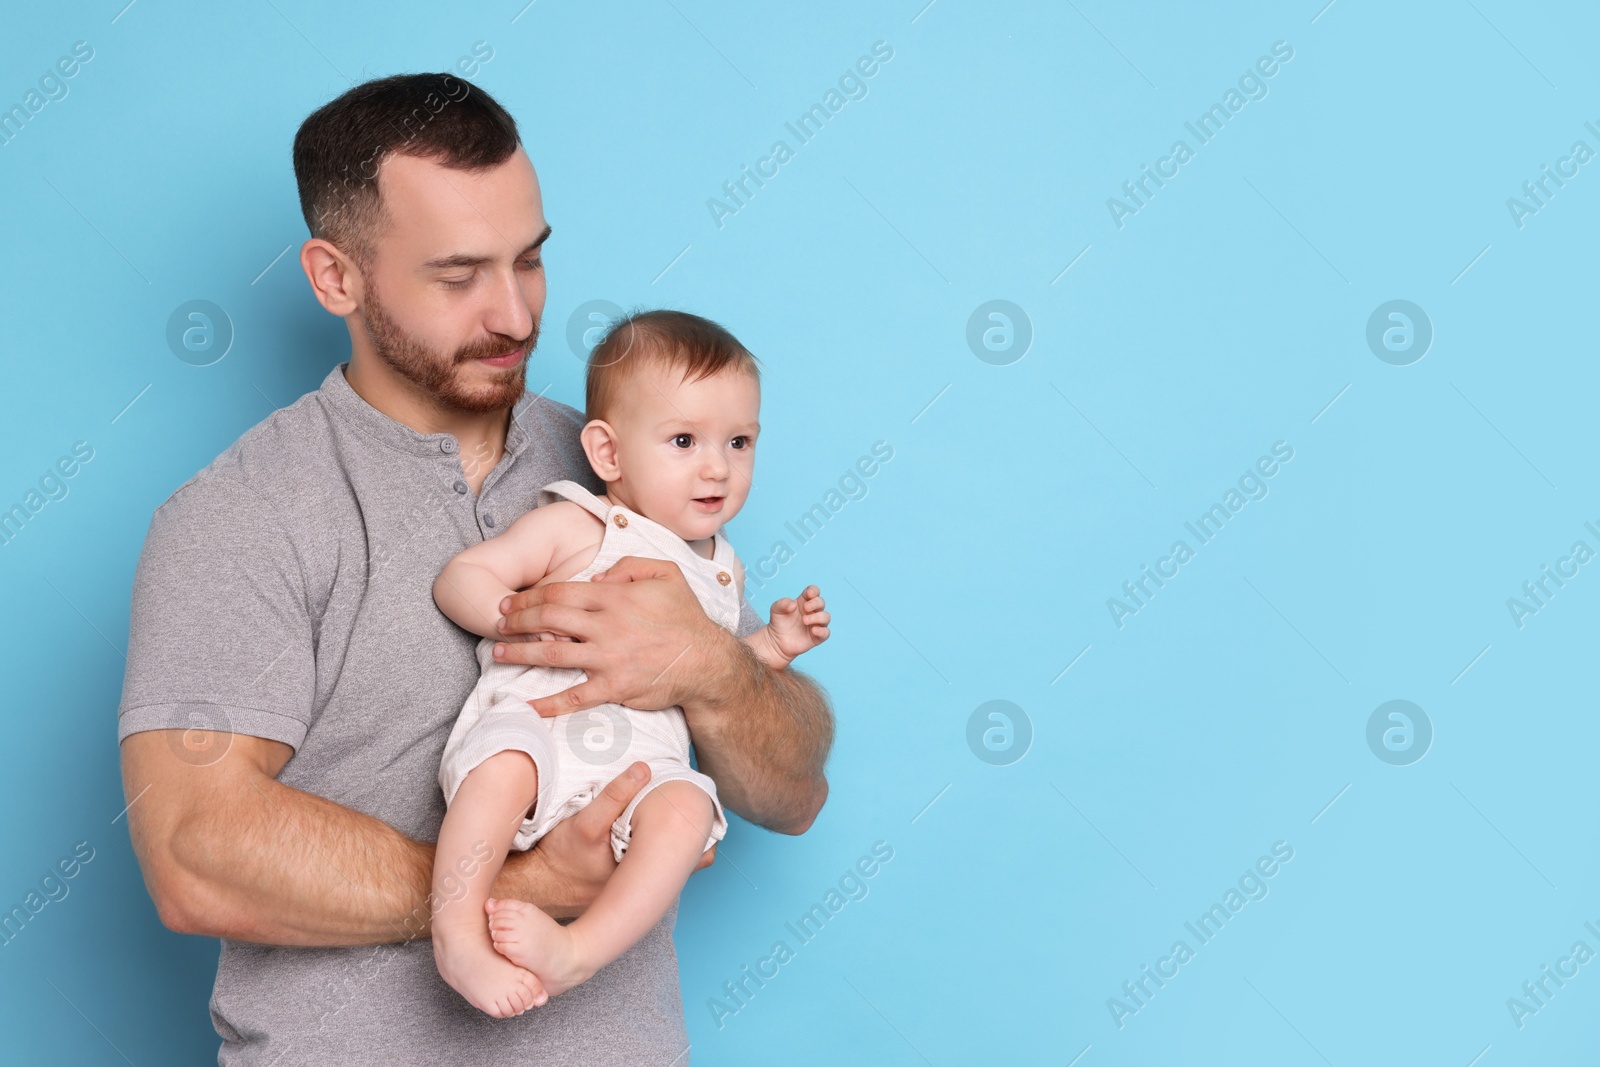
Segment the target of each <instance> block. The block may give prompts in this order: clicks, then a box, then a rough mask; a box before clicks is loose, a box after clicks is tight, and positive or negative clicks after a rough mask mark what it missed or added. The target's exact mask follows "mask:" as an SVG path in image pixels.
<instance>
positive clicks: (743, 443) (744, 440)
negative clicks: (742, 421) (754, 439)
mask: <svg viewBox="0 0 1600 1067" xmlns="http://www.w3.org/2000/svg"><path fill="white" fill-rule="evenodd" d="M729 444H731V445H733V447H734V448H749V447H750V438H748V437H745V436H743V435H740V436H738V437H735V438H734V439H733V440H732V441H730V442H729Z"/></svg>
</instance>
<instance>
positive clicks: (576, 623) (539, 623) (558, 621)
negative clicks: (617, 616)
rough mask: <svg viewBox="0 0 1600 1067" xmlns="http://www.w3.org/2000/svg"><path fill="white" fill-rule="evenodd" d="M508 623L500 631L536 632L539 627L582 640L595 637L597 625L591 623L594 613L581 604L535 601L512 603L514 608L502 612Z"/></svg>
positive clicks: (541, 629) (508, 633)
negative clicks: (530, 602) (528, 603)
mask: <svg viewBox="0 0 1600 1067" xmlns="http://www.w3.org/2000/svg"><path fill="white" fill-rule="evenodd" d="M503 618H504V619H505V626H504V629H502V630H501V631H500V632H501V633H503V634H507V635H512V634H533V633H539V632H540V631H549V632H551V633H558V634H565V635H567V636H569V637H576V638H578V640H580V641H589V640H592V639H593V637H594V633H595V631H594V629H593V628H592V626H591V625H590V623H591V621H592V619H593V615H592V613H591V612H590V611H587V610H585V609H584V608H581V607H573V606H572V605H570V604H564V603H563V604H552V603H544V604H535V605H534V606H532V607H527V608H524V607H518V606H517V605H516V604H515V603H513V604H512V606H511V610H510V611H508V612H506V614H505V615H504V616H503Z"/></svg>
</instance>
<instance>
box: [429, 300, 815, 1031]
mask: <svg viewBox="0 0 1600 1067" xmlns="http://www.w3.org/2000/svg"><path fill="white" fill-rule="evenodd" d="M586 393H587V406H588V412H587V414H588V416H589V422H588V424H587V425H585V426H584V428H583V431H582V438H581V440H582V443H583V449H584V452H585V453H586V454H587V455H588V457H589V464H590V466H591V467H593V468H594V471H595V474H596V475H598V476H599V477H600V478H601V480H603V481H604V482H605V483H606V492H605V494H604V495H603V496H600V497H596V496H594V495H593V494H592V493H590V492H589V491H587V490H586V489H584V488H583V487H581V486H579V485H578V484H577V483H575V482H570V481H560V482H553V483H551V484H550V485H548V486H545V487H544V488H543V489H542V490H540V495H539V499H540V504H541V505H542V506H540V507H536V508H534V509H533V510H532V511H529V512H528V513H527V514H525V515H523V516H522V517H521V518H520V519H518V520H517V521H516V522H515V523H513V524H512V525H511V526H510V527H508V528H507V529H506V530H505V532H504V533H502V534H500V535H499V536H497V537H493V538H491V539H489V540H487V541H484V542H482V543H481V544H477V545H473V546H472V547H471V548H469V549H467V550H466V551H465V552H462V553H461V554H460V555H458V556H456V557H455V558H454V559H452V560H451V561H450V562H449V563H448V564H446V566H445V568H444V570H443V571H442V572H441V573H440V575H439V578H438V580H437V581H436V582H435V583H434V587H433V595H434V600H435V601H436V602H437V603H438V605H439V608H440V610H441V611H443V612H444V613H445V614H446V615H448V616H449V617H450V618H451V619H452V620H454V621H455V622H456V623H457V624H459V625H460V626H462V627H464V628H465V629H467V630H470V631H472V632H473V633H475V634H478V635H479V636H480V637H482V638H483V640H482V641H480V642H478V663H479V666H480V667H481V670H482V675H481V677H480V678H479V681H478V684H477V687H476V688H475V689H474V690H473V692H472V694H471V696H469V697H468V698H467V702H466V705H465V706H464V707H463V708H462V709H461V716H460V718H459V719H458V720H457V721H456V724H455V728H454V730H452V732H451V734H450V740H449V741H448V742H447V743H446V746H445V752H444V758H443V760H442V761H441V764H440V768H439V784H440V786H441V787H442V788H443V789H444V795H445V801H446V803H447V804H448V805H449V809H448V811H447V812H446V814H445V819H444V825H443V826H442V827H441V828H440V831H439V840H438V844H437V847H436V851H435V855H434V868H433V892H434V899H435V902H436V903H435V905H434V907H435V908H437V909H438V911H437V914H436V916H435V918H434V920H433V949H434V959H435V962H436V963H437V964H438V967H439V973H440V975H442V976H443V977H444V979H445V981H447V982H449V983H450V985H451V986H452V987H454V988H455V989H456V991H457V992H459V993H460V994H461V995H462V996H464V997H465V998H466V999H467V1000H468V1001H470V1002H471V1003H472V1004H473V1005H475V1006H476V1007H478V1008H479V1009H481V1010H482V1011H485V1012H487V1013H488V1014H490V1015H493V1016H496V1017H500V1018H504V1017H507V1016H512V1015H519V1014H521V1013H522V1012H524V1011H526V1010H528V1009H529V1008H530V1007H533V1006H534V1005H536V1004H543V1003H544V1002H545V1000H546V997H547V995H548V996H556V995H558V994H560V993H562V992H564V991H566V990H568V989H570V988H572V987H573V986H575V985H578V984H579V983H581V982H584V981H586V980H588V978H589V977H590V976H591V975H593V974H594V973H595V972H596V971H598V970H599V969H600V968H601V967H604V966H605V965H606V964H608V963H610V962H611V961H612V960H615V959H616V958H617V957H618V956H620V955H621V954H622V953H623V952H625V951H627V949H628V948H629V947H630V946H631V945H633V944H634V943H635V942H636V941H638V940H639V938H640V937H642V936H643V935H644V934H645V932H646V931H648V930H649V929H650V928H651V927H652V926H654V925H655V924H656V923H657V922H659V921H660V920H661V918H662V917H663V916H664V915H665V914H666V913H667V909H668V908H670V907H671V906H672V903H673V901H674V900H676V899H677V897H678V893H679V892H680V891H681V890H682V889H683V885H684V883H685V882H686V881H687V880H688V877H689V875H690V873H692V872H693V871H694V870H695V868H696V867H697V866H698V864H699V861H700V857H701V855H702V853H704V852H705V851H706V850H707V849H709V848H711V847H712V846H713V845H715V844H716V842H718V841H719V840H721V839H722V836H723V834H724V833H726V831H727V825H728V824H727V818H726V817H725V816H724V814H723V811H722V805H721V804H720V802H719V801H718V800H717V788H716V785H715V783H714V782H712V780H711V779H710V778H708V777H706V776H705V775H703V774H701V773H700V772H698V771H696V770H694V769H692V768H691V767H690V766H689V731H688V727H687V725H686V723H685V720H684V716H683V712H682V710H681V709H680V708H668V709H666V710H664V711H635V710H634V709H632V708H627V707H624V706H622V705H620V704H602V705H600V706H599V707H596V708H591V709H589V710H587V711H579V712H573V713H570V714H567V715H561V716H556V717H553V718H549V719H546V718H543V717H541V716H540V715H539V714H538V713H537V712H535V711H534V710H533V709H532V708H531V707H529V705H528V702H529V701H530V700H532V699H533V698H535V697H541V696H549V695H551V694H553V693H557V692H560V691H561V690H563V689H566V688H568V687H570V686H573V685H576V684H578V683H579V682H582V681H583V680H585V678H586V677H587V675H586V674H585V673H584V672H583V671H581V670H578V669H575V668H559V669H558V668H550V667H525V666H522V665H521V664H513V663H498V662H496V661H495V660H494V657H493V648H494V645H495V642H496V641H497V640H499V641H503V640H505V638H504V636H503V635H502V634H500V632H499V631H498V630H497V629H496V628H495V624H496V622H497V621H498V620H499V618H500V608H499V605H500V602H501V601H502V600H503V599H504V598H505V597H506V596H508V595H509V594H511V593H513V592H516V591H518V590H522V589H526V588H528V587H529V586H533V585H544V584H546V583H549V582H564V581H587V580H588V579H589V578H590V576H591V575H594V574H597V573H599V572H601V571H604V570H606V569H608V568H609V567H611V566H612V565H613V564H614V563H616V562H617V560H618V559H620V558H621V557H623V556H629V555H631V556H649V557H654V558H660V559H667V560H671V561H673V562H675V563H676V564H677V565H678V567H679V569H680V570H681V571H682V573H683V576H684V578H685V579H686V580H687V582H688V584H689V587H690V588H691V589H693V590H694V592H695V594H696V596H697V597H698V598H699V601H700V605H701V607H702V608H703V609H704V610H705V612H706V614H707V616H709V617H710V618H711V619H712V620H713V621H715V622H716V623H717V624H718V625H720V626H722V627H724V628H725V629H727V630H729V631H732V630H734V629H735V628H736V626H737V624H738V620H739V606H740V604H741V602H742V600H743V596H744V568H743V566H741V564H740V563H739V559H738V557H736V556H735V555H734V553H733V549H732V548H731V547H729V545H728V541H727V538H726V537H725V536H724V535H723V532H722V526H723V524H724V523H726V522H727V521H728V520H729V519H732V518H733V517H734V516H735V515H736V514H738V512H739V509H740V508H741V507H742V506H743V505H744V502H745V497H746V496H747V495H748V494H749V491H750V484H751V482H750V478H751V472H752V470H753V468H754V464H755V443H756V434H757V432H758V430H759V424H758V422H757V419H758V416H759V413H760V406H761V388H760V379H759V377H758V372H757V369H756V360H755V357H754V356H752V355H750V353H749V352H747V351H745V349H744V346H742V345H741V344H740V343H739V342H738V341H737V340H735V339H734V337H733V336H732V335H731V334H729V333H728V331H727V330H725V329H723V328H722V327H721V326H719V325H717V324H716V323H714V322H711V321H709V320H706V319H703V318H700V317H699V316H696V315H689V314H685V313H683V312H678V311H648V312H644V313H642V314H638V315H634V316H632V317H630V318H627V319H624V320H622V321H620V322H618V323H616V324H614V325H613V326H612V327H611V328H610V330H609V331H608V332H607V333H606V336H605V337H604V338H602V339H601V341H600V343H599V344H598V345H596V346H595V348H594V351H593V353H592V354H591V356H590V359H589V370H588V383H587V389H586ZM828 619H829V617H828V613H827V611H825V610H824V604H823V600H822V596H821V595H820V592H819V591H818V589H817V587H816V586H814V585H813V586H807V587H806V588H805V590H803V591H802V592H801V594H800V595H799V596H798V597H796V598H793V599H790V598H788V597H785V598H784V599H782V600H779V601H777V602H776V603H774V604H773V605H772V615H771V622H770V623H769V624H768V625H766V626H763V627H762V628H761V629H760V630H757V631H756V632H754V633H752V634H750V635H749V636H748V637H746V638H744V640H745V642H746V643H747V644H748V645H749V646H750V647H751V648H752V649H753V650H754V651H755V653H756V655H758V656H759V657H760V658H761V659H762V660H763V661H764V662H766V663H767V664H769V665H771V666H772V667H774V668H778V669H782V668H784V667H787V666H788V665H789V663H790V662H791V661H792V660H793V659H794V658H795V657H796V656H799V655H801V654H802V653H804V652H806V651H809V650H810V649H812V648H814V647H816V646H817V645H819V644H821V643H822V642H823V641H825V640H826V639H827V637H828ZM540 636H541V639H554V638H555V636H556V635H553V634H545V635H540ZM638 760H643V761H645V762H646V763H648V764H649V766H650V780H649V782H648V783H646V785H645V787H644V788H643V789H641V790H640V791H639V794H638V795H637V796H636V797H635V798H634V799H633V801H632V802H631V803H630V804H629V805H628V807H627V808H626V809H625V810H624V811H623V813H622V815H621V816H619V817H618V818H617V820H616V821H615V822H614V823H613V825H612V831H611V843H612V853H613V855H614V856H615V857H616V858H617V860H618V866H617V869H616V870H615V871H613V872H612V874H611V877H610V880H609V881H607V882H606V885H605V887H604V888H603V889H602V890H601V891H600V894H599V895H598V896H597V897H596V898H595V900H594V902H593V903H592V904H590V905H589V908H588V910H586V911H585V912H584V913H583V915H582V916H580V917H579V918H577V919H575V920H573V921H572V922H571V923H569V924H567V925H565V926H563V925H562V924H560V923H558V922H556V921H555V920H554V919H552V918H551V917H549V916H548V915H546V914H545V913H544V912H542V911H540V910H539V909H538V908H536V907H534V906H533V905H532V904H529V903H526V902H523V901H512V900H492V901H491V900H490V899H489V887H490V885H491V884H492V883H493V882H494V879H495V876H496V875H497V874H498V873H499V872H500V868H501V866H502V864H503V863H504V862H505V857H506V855H507V851H508V849H513V848H514V849H519V850H521V849H527V848H531V847H532V846H533V844H534V842H535V841H538V840H539V839H540V838H541V837H543V836H544V835H545V834H546V833H548V832H549V831H550V830H551V828H553V827H554V826H555V825H556V824H557V823H558V822H559V821H560V820H562V819H564V818H566V817H568V816H569V815H572V814H574V813H575V812H577V811H580V810H582V809H583V808H584V807H585V806H586V805H587V804H588V803H589V802H590V801H591V800H592V799H594V797H595V795H596V794H597V793H598V792H599V791H600V790H601V789H603V788H604V787H605V785H606V784H607V783H609V782H610V781H611V780H612V779H613V778H615V777H616V776H617V775H619V774H621V773H622V771H623V770H624V769H626V768H627V767H628V766H629V765H630V764H632V763H634V762H635V761H638ZM469 871H470V872H473V873H472V874H471V876H470V877H467V878H465V879H464V880H463V879H462V878H460V877H458V875H460V874H464V873H466V872H469ZM486 912H487V913H488V918H487V920H486V919H485V913H486ZM535 976H537V981H535V980H534V978H535ZM541 986H542V987H543V991H542V992H541V991H540V987H541Z"/></svg>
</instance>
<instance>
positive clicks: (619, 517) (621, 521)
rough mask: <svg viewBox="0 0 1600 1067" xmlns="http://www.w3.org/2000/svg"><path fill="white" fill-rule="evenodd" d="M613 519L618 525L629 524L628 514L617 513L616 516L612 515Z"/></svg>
mask: <svg viewBox="0 0 1600 1067" xmlns="http://www.w3.org/2000/svg"><path fill="white" fill-rule="evenodd" d="M611 521H612V522H614V523H616V524H617V525H618V526H626V525H628V516H626V515H615V516H613V517H612V519H611Z"/></svg>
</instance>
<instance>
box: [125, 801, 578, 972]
mask: <svg viewBox="0 0 1600 1067" xmlns="http://www.w3.org/2000/svg"><path fill="white" fill-rule="evenodd" d="M200 773H204V772H203V771H202V772H200ZM234 798H237V799H234ZM217 799H218V801H219V802H218V803H216V804H214V805H205V806H203V807H201V808H200V809H198V811H197V813H196V814H194V815H192V816H189V817H187V818H185V819H184V820H183V821H182V822H181V823H180V824H179V825H177V826H175V827H173V829H172V832H171V836H170V842H171V844H170V852H171V856H170V864H169V865H168V871H167V875H166V877H167V879H168V880H169V881H173V880H175V882H176V884H175V885H174V886H173V887H172V889H171V892H172V893H173V895H175V896H177V897H178V898H180V899H181V900H182V903H181V904H180V905H178V906H177V913H178V919H179V925H178V927H177V928H179V929H182V930H183V931H184V932H186V933H195V934H204V935H207V936H211V937H226V938H232V939H236V940H242V941H256V942H263V943H267V944H276V945H301V946H314V945H323V946H338V945H370V944H382V943H385V942H392V941H404V940H410V939H412V938H417V937H427V936H429V932H430V920H431V918H432V914H433V910H434V908H433V907H432V905H431V896H430V893H429V887H430V885H431V882H432V871H433V846H432V845H429V844H425V843H422V842H418V841H413V840H412V839H410V838H408V837H406V836H405V835H404V834H402V833H400V832H399V831H397V830H395V829H394V828H393V827H391V826H389V825H388V824H386V823H384V822H382V821H381V820H379V819H375V818H373V817H371V816H369V815H364V814H362V813H361V812H357V811H353V810H351V809H349V808H345V807H341V806H340V805H338V804H335V803H334V802H332V801H330V800H327V799H325V798H323V797H319V796H316V795H314V794H311V793H306V792H303V791H301V790H298V789H294V788H293V787H290V786H286V785H283V784H281V783H279V782H277V781H276V780H274V779H272V778H268V777H265V776H255V777H254V778H253V779H252V780H251V781H250V783H249V784H248V785H247V786H246V787H245V788H244V790H243V791H238V790H235V791H228V792H222V791H219V795H218V798H217ZM224 799H227V801H228V802H222V801H224ZM530 859H531V857H530ZM541 874H542V868H541V867H540V866H539V865H537V864H536V863H530V862H524V863H520V864H515V865H512V869H511V870H506V871H502V873H501V877H500V878H498V879H497V880H496V882H495V888H494V893H495V894H496V895H504V896H507V897H515V898H516V899H521V900H528V901H530V902H532V903H534V904H535V905H538V906H541V907H543V906H544V904H545V899H544V898H551V897H554V896H556V895H557V894H556V893H555V892H554V891H553V887H550V886H548V885H543V884H540V883H541V882H542V881H544V879H542V878H541ZM479 876H480V877H481V875H479ZM152 888H154V887H152ZM558 914H559V911H558ZM163 917H164V918H165V917H166V916H165V915H164V916H163ZM169 925H170V923H169Z"/></svg>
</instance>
